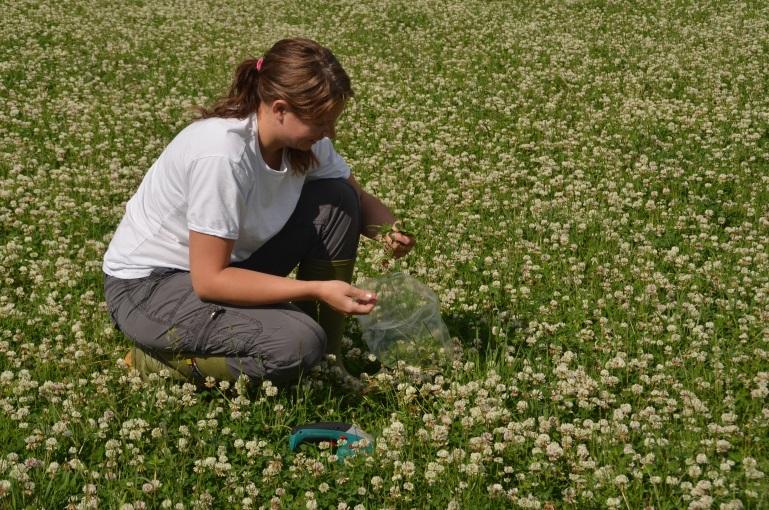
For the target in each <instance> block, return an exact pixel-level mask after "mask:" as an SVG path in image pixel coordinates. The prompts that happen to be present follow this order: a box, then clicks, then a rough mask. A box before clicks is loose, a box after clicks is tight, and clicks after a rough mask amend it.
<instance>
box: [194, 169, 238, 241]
mask: <svg viewBox="0 0 769 510" xmlns="http://www.w3.org/2000/svg"><path fill="white" fill-rule="evenodd" d="M244 177H245V172H244V171H243V169H242V168H241V167H240V166H239V165H238V164H237V163H234V162H232V161H230V160H229V159H227V158H225V157H220V156H209V157H203V158H200V159H197V160H195V161H193V162H192V164H191V166H190V169H189V172H188V175H187V228H189V229H190V230H194V231H195V232H200V233H202V234H209V235H213V236H217V237H223V238H225V239H238V237H239V234H240V223H241V218H243V213H244V210H245V204H246V192H245V186H244V185H245V179H244Z"/></svg>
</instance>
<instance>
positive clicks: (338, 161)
mask: <svg viewBox="0 0 769 510" xmlns="http://www.w3.org/2000/svg"><path fill="white" fill-rule="evenodd" d="M312 151H313V152H314V153H315V157H316V158H318V165H317V166H316V167H314V168H312V169H311V170H310V172H309V173H308V174H307V179H308V180H315V179H332V178H342V179H347V178H348V177H349V176H350V167H349V166H347V162H346V161H345V160H344V158H342V156H340V155H339V153H338V152H336V150H335V149H334V144H333V143H332V142H331V140H330V139H329V138H323V139H322V140H320V141H319V142H318V143H316V144H315V145H314V146H313V147H312Z"/></svg>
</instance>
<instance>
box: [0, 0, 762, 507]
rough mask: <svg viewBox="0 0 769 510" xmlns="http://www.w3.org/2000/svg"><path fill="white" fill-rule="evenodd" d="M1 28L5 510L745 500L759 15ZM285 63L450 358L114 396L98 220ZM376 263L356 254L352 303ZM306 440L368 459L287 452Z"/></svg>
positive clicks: (118, 384) (22, 22) (755, 478)
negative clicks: (328, 128) (436, 325)
mask: <svg viewBox="0 0 769 510" xmlns="http://www.w3.org/2000/svg"><path fill="white" fill-rule="evenodd" d="M3 9H4V15H3V16H2V19H0V28H2V31H0V34H3V35H0V55H1V58H0V62H2V63H1V64H0V103H1V104H2V105H3V107H2V108H0V282H2V283H1V284H0V410H1V411H2V412H0V508H24V509H26V508H30V509H31V508H44V509H48V508H51V509H53V508H89V507H95V505H96V503H97V502H98V504H99V505H100V506H101V507H102V508H121V507H123V505H130V506H125V508H126V509H128V508H275V507H282V508H313V507H317V508H323V509H326V508H355V507H356V505H362V507H363V508H367V509H371V508H473V509H476V508H494V509H496V508H508V507H513V508H591V509H592V508H603V507H619V508H630V509H632V508H645V507H653V508H655V509H673V508H686V507H690V508H723V509H728V508H734V509H736V508H765V507H767V506H769V500H767V496H766V494H769V484H768V483H767V477H768V476H769V475H766V474H764V473H766V472H767V471H769V452H768V450H767V442H766V438H767V437H768V434H769V430H767V427H768V426H769V400H768V398H769V397H768V396H767V395H769V392H767V391H766V388H767V385H768V384H769V375H768V374H769V361H768V360H769V345H768V344H769V327H768V326H767V324H768V323H769V313H768V312H767V310H769V256H768V255H767V253H768V251H767V247H768V246H769V215H767V211H769V192H768V191H767V189H769V177H767V176H768V175H769V172H767V169H769V143H767V140H769V136H767V133H769V99H767V98H768V97H769V96H768V95H767V91H769V80H767V78H766V72H765V69H766V68H767V66H768V65H769V35H768V34H769V9H767V7H766V6H765V5H764V4H763V3H761V2H747V3H743V4H739V3H732V2H716V1H713V2H684V1H666V2H657V3H649V2H604V1H590V2H586V1H581V2H580V1H578V2H544V3H543V2H479V1H471V2H458V1H449V2H437V1H418V2H406V1H400V0H395V1H391V2H385V3H382V2H371V1H363V2H361V1H355V2H353V1H348V0H337V1H328V2H314V1H313V2H295V1H289V2H272V1H268V2H258V3H253V2H252V3H248V2H243V3H229V4H227V5H222V4H221V3H219V2H193V3H189V4H187V5H182V4H179V3H172V2H160V3H158V2H152V3H142V2H133V3H123V4H119V5H118V4H107V3H104V2H58V3H53V4H44V3H40V2H34V1H32V2H27V3H23V4H21V3H11V4H8V5H5V6H4V7H3ZM294 35H304V36H308V37H312V38H315V39H317V40H319V41H320V42H321V43H323V44H325V45H327V46H329V47H331V48H332V49H333V50H334V52H335V54H336V55H337V57H338V58H339V60H340V61H341V62H342V64H343V65H344V66H345V68H346V69H347V71H348V73H349V74H350V76H351V77H352V80H353V87H354V89H355V91H356V96H355V98H354V100H353V101H352V102H351V103H350V105H349V108H348V109H347V111H346V112H345V114H344V115H343V116H342V118H341V120H340V125H339V126H338V130H337V131H338V133H339V137H338V139H337V142H336V145H337V149H338V150H339V151H340V153H341V154H343V155H344V157H345V158H346V160H347V161H348V162H349V163H350V165H351V167H352V168H353V171H354V173H355V175H356V177H357V179H358V180H359V182H361V183H362V184H363V185H364V187H366V188H367V189H368V190H369V191H371V192H373V193H374V194H376V195H378V196H379V197H381V198H382V199H383V200H384V201H385V202H386V203H387V204H388V205H389V206H390V207H391V208H392V209H393V210H394V211H395V212H396V213H397V214H398V216H399V217H401V218H403V219H404V220H405V224H406V225H408V228H409V229H410V230H413V231H414V232H415V233H416V234H417V237H418V244H417V247H416V249H415V250H414V252H413V253H412V254H410V255H409V257H407V258H405V259H402V260H399V261H396V262H394V263H391V264H390V266H389V269H388V270H387V271H405V272H408V273H410V274H411V275H413V276H415V277H417V278H419V279H420V281H422V282H424V283H426V284H427V285H429V286H430V287H431V288H432V289H433V290H434V291H435V292H436V293H437V294H438V297H439V299H440V301H441V304H442V309H441V311H442V313H443V316H444V319H445V322H446V323H447V325H448V327H449V330H450V332H451V334H452V335H453V336H454V338H455V340H456V342H457V344H458V345H460V346H461V347H462V352H461V354H460V355H459V357H458V358H457V359H456V360H455V361H454V364H453V365H451V366H445V367H442V368H441V369H440V371H439V372H438V373H432V372H430V373H421V374H420V373H414V372H412V371H409V370H407V369H405V368H395V369H393V370H391V371H389V372H385V373H383V374H380V375H373V373H374V372H375V371H376V370H375V369H376V367H377V366H378V365H377V364H376V363H370V362H368V361H366V360H365V358H363V359H361V358H358V357H355V351H351V354H350V356H351V359H349V360H348V362H349V364H350V365H351V366H354V367H356V368H357V370H356V371H358V370H364V371H365V370H367V371H369V372H371V374H372V375H370V376H368V377H366V376H364V378H363V388H364V389H363V390H355V389H351V388H345V387H341V386H340V385H338V384H336V383H335V382H334V381H333V379H332V378H331V376H330V375H329V374H327V373H325V372H324V370H318V371H316V372H313V373H312V374H306V376H305V377H304V378H303V380H302V381H301V382H300V384H298V385H296V386H294V387H291V388H287V389H284V390H281V391H280V392H278V393H277V395H271V391H268V390H267V389H265V388H262V387H261V386H259V385H258V384H257V385H256V386H254V387H251V388H248V389H243V388H240V389H235V388H213V389H209V390H205V391H200V392H198V391H193V390H192V388H189V387H182V386H180V385H178V384H174V383H171V382H168V381H163V380H157V381H141V380H139V379H137V378H135V377H133V376H131V375H130V374H129V373H127V372H126V371H125V370H124V369H123V368H121V367H120V366H119V363H118V360H120V359H122V357H123V355H124V354H125V351H126V348H127V347H128V343H127V341H126V339H125V338H123V337H122V336H121V335H120V334H119V333H117V332H116V331H115V330H114V329H113V328H112V327H111V324H110V323H109V318H108V316H107V313H106V310H105V306H104V303H103V295H102V288H101V285H102V277H101V258H102V256H103V253H104V251H105V250H106V247H107V245H108V243H109V239H110V236H111V234H112V232H114V229H115V227H116V226H117V223H118V222H119V220H120V218H121V216H122V213H123V208H124V204H125V202H126V201H127V200H128V198H129V197H130V196H131V194H132V193H133V192H134V191H135V189H136V187H137V186H138V184H139V182H140V181H141V178H142V176H143V175H144V173H145V172H146V171H147V169H148V168H149V166H150V165H151V164H152V162H153V161H154V159H155V158H156V157H157V156H158V155H159V153H160V151H161V150H162V149H163V147H164V146H165V145H166V144H167V143H168V142H169V141H170V140H171V139H172V138H173V136H174V134H175V133H177V132H178V131H179V130H180V129H181V128H182V127H183V126H185V125H186V124H187V123H188V122H189V119H190V118H191V114H190V107H191V106H192V105H194V104H201V103H207V102H209V101H211V100H212V99H214V98H215V97H216V96H218V95H219V94H221V93H223V92H224V91H225V90H226V88H227V86H228V85H229V80H230V78H231V74H232V71H233V69H234V66H235V64H236V63H237V62H239V61H240V60H241V59H242V58H244V57H246V56H258V55H259V54H261V53H262V52H263V51H265V50H266V49H267V48H268V47H269V46H270V45H271V44H272V43H273V42H274V41H275V40H277V39H279V38H282V37H286V36H294ZM383 256H384V252H383V250H382V248H381V247H380V246H378V245H376V244H374V243H367V242H364V243H363V244H362V245H361V251H360V254H359V263H358V268H357V276H356V277H358V278H361V279H363V278H367V277H373V276H377V275H379V274H381V273H382V272H383V271H384V270H383V268H382V265H381V262H382V259H383ZM349 334H350V336H351V339H352V340H353V342H354V345H355V346H356V347H358V348H360V347H362V344H360V339H359V336H360V332H359V331H356V329H355V327H354V325H351V328H350V330H349ZM352 358H355V359H352ZM328 420H339V421H349V422H354V423H356V424H357V425H359V426H360V427H361V428H363V429H364V430H366V431H368V432H370V433H372V434H373V435H374V436H375V437H376V438H377V449H376V451H375V453H374V454H373V455H371V456H367V457H364V456H359V457H355V458H352V459H351V460H349V461H347V462H346V463H338V462H336V460H335V459H334V458H333V457H332V456H331V452H330V450H328V449H323V448H318V447H317V446H308V447H305V448H303V449H302V450H301V451H300V452H298V453H294V452H291V451H289V448H288V435H289V432H290V429H291V427H293V426H295V425H299V424H303V423H307V422H309V421H328ZM708 505H710V506H708Z"/></svg>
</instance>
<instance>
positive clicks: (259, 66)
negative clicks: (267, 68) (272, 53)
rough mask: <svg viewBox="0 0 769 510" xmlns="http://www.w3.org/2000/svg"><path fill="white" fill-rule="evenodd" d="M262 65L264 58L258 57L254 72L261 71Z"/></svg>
mask: <svg viewBox="0 0 769 510" xmlns="http://www.w3.org/2000/svg"><path fill="white" fill-rule="evenodd" d="M263 63H264V57H259V60H257V61H256V70H257V71H261V70H262V64H263Z"/></svg>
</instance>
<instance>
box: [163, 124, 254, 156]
mask: <svg viewBox="0 0 769 510" xmlns="http://www.w3.org/2000/svg"><path fill="white" fill-rule="evenodd" d="M254 139H255V138H254V133H253V128H252V126H251V121H250V119H249V118H245V119H237V118H222V117H209V118H206V119H199V120H195V121H193V122H192V123H190V124H189V125H187V126H186V127H185V128H184V129H182V130H181V131H180V132H179V134H178V135H176V138H175V139H174V141H173V142H172V144H174V145H177V147H178V148H180V149H181V150H183V151H184V152H185V153H186V154H187V156H188V157H191V158H193V159H196V158H201V157H208V156H222V157H227V158H229V159H233V160H239V159H240V158H242V157H243V153H244V152H245V151H246V149H247V147H248V146H249V145H250V144H252V141H253V140H254Z"/></svg>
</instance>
